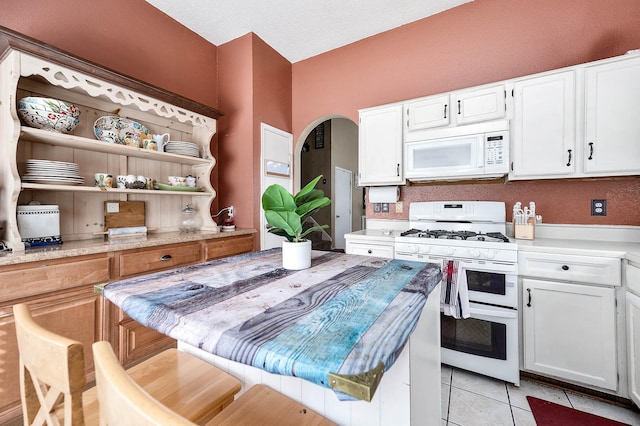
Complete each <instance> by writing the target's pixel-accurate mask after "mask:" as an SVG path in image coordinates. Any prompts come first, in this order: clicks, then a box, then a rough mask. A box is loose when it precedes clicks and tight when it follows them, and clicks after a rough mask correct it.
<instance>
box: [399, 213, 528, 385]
mask: <svg viewBox="0 0 640 426" xmlns="http://www.w3.org/2000/svg"><path fill="white" fill-rule="evenodd" d="M505 219H506V206H505V203H503V202H493V201H437V202H431V201H430V202H417V203H411V204H410V205H409V226H410V228H411V229H409V230H408V231H405V232H402V233H401V234H400V236H396V237H395V243H394V249H395V256H394V257H395V258H396V259H404V260H415V261H422V262H432V263H438V264H440V265H444V264H445V263H448V262H455V264H456V266H457V267H458V268H459V271H460V272H459V274H460V273H464V274H465V277H466V283H467V287H468V292H469V312H470V317H469V318H466V319H462V320H456V319H454V318H452V317H449V316H445V315H444V314H443V315H442V316H441V323H442V330H441V335H442V362H443V363H445V364H449V365H452V366H455V367H459V368H463V369H467V370H470V371H474V372H477V373H480V374H485V375H487V376H491V377H495V378H499V379H502V380H505V381H508V382H511V383H514V384H516V385H519V383H520V371H519V361H518V359H519V357H518V284H517V283H518V280H517V274H518V265H517V257H518V256H517V244H516V243H514V242H512V241H511V240H510V239H509V238H508V237H506V221H505Z"/></svg>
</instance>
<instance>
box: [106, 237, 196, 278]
mask: <svg viewBox="0 0 640 426" xmlns="http://www.w3.org/2000/svg"><path fill="white" fill-rule="evenodd" d="M201 256H202V249H201V245H200V242H193V243H185V244H176V245H171V246H164V247H159V248H153V249H140V250H130V251H125V252H123V253H120V256H119V257H118V266H119V268H120V269H119V271H120V273H119V275H120V277H127V276H130V275H135V274H141V273H148V272H155V271H160V270H162V269H168V268H175V267H177V266H183V265H189V264H192V263H197V262H199V261H200V259H201Z"/></svg>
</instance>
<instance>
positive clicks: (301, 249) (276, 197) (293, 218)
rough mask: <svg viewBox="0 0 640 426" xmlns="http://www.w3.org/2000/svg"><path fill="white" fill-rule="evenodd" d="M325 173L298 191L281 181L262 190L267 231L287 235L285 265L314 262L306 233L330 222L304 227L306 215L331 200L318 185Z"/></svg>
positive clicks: (295, 266) (294, 266)
mask: <svg viewBox="0 0 640 426" xmlns="http://www.w3.org/2000/svg"><path fill="white" fill-rule="evenodd" d="M321 178H322V175H320V176H318V177H316V178H315V179H314V180H312V181H311V182H309V183H308V184H307V185H306V186H305V187H304V188H302V189H301V190H300V192H298V193H297V194H296V195H292V194H290V193H289V192H288V191H287V190H286V189H285V188H284V187H283V186H282V185H278V184H273V185H270V186H269V187H268V188H267V189H266V190H265V191H264V194H262V208H263V209H264V214H265V218H266V220H267V223H268V231H269V232H270V233H272V234H275V235H280V236H282V237H285V238H286V241H283V242H282V266H283V267H284V268H286V269H305V268H308V267H309V266H311V241H310V240H307V239H305V237H306V236H307V235H308V234H309V233H311V232H313V231H317V230H318V229H323V228H328V227H329V225H319V226H313V227H310V228H309V229H307V230H304V231H303V229H302V225H303V224H304V223H305V221H306V220H307V218H308V217H309V216H311V215H312V214H314V213H315V212H316V211H318V210H319V209H321V208H322V207H325V206H328V205H329V204H331V200H330V199H329V198H327V197H325V196H324V191H322V190H321V189H315V186H316V184H317V183H318V181H319V180H320V179H321Z"/></svg>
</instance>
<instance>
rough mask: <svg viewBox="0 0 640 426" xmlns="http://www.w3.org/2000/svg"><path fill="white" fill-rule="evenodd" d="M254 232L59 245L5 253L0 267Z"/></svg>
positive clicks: (171, 234)
mask: <svg viewBox="0 0 640 426" xmlns="http://www.w3.org/2000/svg"><path fill="white" fill-rule="evenodd" d="M256 232H257V231H256V230H255V229H236V230H235V231H225V232H194V233H182V232H159V233H149V234H148V235H147V239H146V240H144V241H129V242H127V241H122V242H109V241H104V240H103V238H102V237H100V238H93V239H90V240H79V241H68V242H64V243H63V244H59V245H52V246H42V247H33V248H28V249H26V250H24V251H16V252H5V253H2V254H0V266H5V265H16V264H20V263H28V262H37V261H42V260H50V259H62V258H66V257H72V256H84V255H91V254H99V253H108V252H115V251H121V250H132V249H138V248H146V247H156V246H162V245H167V244H178V243H186V242H191V241H201V240H209V239H214V238H230V237H235V236H240V235H249V234H255V233H256Z"/></svg>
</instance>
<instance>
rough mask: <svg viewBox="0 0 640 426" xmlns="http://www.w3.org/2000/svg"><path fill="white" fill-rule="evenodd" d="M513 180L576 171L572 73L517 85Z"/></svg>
mask: <svg viewBox="0 0 640 426" xmlns="http://www.w3.org/2000/svg"><path fill="white" fill-rule="evenodd" d="M512 161H513V162H512V163H511V173H510V175H509V177H510V178H514V179H518V178H520V179H523V178H533V177H535V178H548V177H555V176H563V175H571V174H573V173H575V170H576V150H575V77H574V72H573V71H567V72H563V73H559V74H553V75H547V76H544V77H538V78H532V79H529V80H524V81H518V82H516V83H515V84H514V120H513V158H512Z"/></svg>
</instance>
